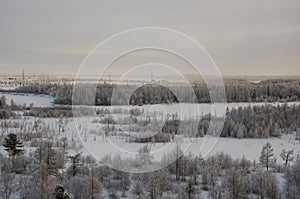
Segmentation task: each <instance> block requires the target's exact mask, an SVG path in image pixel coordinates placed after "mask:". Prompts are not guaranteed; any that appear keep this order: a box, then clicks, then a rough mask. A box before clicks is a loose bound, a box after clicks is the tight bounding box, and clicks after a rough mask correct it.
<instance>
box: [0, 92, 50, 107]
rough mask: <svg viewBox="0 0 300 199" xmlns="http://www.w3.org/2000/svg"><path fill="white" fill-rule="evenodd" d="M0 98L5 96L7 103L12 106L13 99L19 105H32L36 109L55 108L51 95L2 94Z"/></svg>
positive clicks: (0, 93)
mask: <svg viewBox="0 0 300 199" xmlns="http://www.w3.org/2000/svg"><path fill="white" fill-rule="evenodd" d="M0 96H5V98H6V103H7V104H10V101H11V99H13V101H14V102H15V104H17V105H23V104H26V105H30V104H31V103H32V104H33V106H34V107H51V106H53V100H54V98H53V97H51V96H49V95H39V94H29V93H2V92H0Z"/></svg>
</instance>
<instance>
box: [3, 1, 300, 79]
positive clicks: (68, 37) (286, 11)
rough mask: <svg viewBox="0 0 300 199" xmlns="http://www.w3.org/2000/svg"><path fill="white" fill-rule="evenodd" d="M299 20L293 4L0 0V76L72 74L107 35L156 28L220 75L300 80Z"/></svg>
mask: <svg viewBox="0 0 300 199" xmlns="http://www.w3.org/2000/svg"><path fill="white" fill-rule="evenodd" d="M299 19H300V1H298V0H264V1H262V0H248V1H241V0H228V1H214V0H208V1H199V0H197V1H175V0H170V1H154V0H151V1H142V0H137V1H123V0H122V1H121V0H120V1H113V0H110V1H82V0H81V1H74V0H69V1H67V0H64V1H53V0H51V1H50V0H47V1H38V0H37V1H32V0H24V1H4V0H2V1H1V3H0V67H1V72H0V73H1V74H10V73H15V74H20V73H21V71H22V69H23V68H24V69H25V72H26V73H27V74H43V73H44V74H60V75H62V74H75V73H76V71H77V70H78V67H79V66H80V64H81V62H82V61H83V59H84V57H85V56H86V55H87V54H88V52H89V51H90V50H91V49H92V48H93V47H94V46H95V45H97V44H98V43H99V42H101V41H103V40H104V39H106V38H107V37H109V36H111V35H112V34H115V33H118V32H120V31H124V30H126V29H130V28H136V27H145V26H159V27H166V28H171V29H175V30H178V31H181V32H183V33H185V34H188V35H190V36H191V37H193V38H194V39H195V40H197V41H198V42H199V43H201V44H202V45H203V46H204V47H205V48H206V50H207V51H208V52H209V53H210V55H211V56H212V58H213V59H214V61H215V62H216V64H217V65H218V67H219V69H220V71H221V73H222V74H223V75H299V74H300V25H299V24H300V23H299ZM119 67H122V66H119ZM115 72H116V73H117V70H116V71H115ZM186 72H187V73H188V72H189V70H187V71H186Z"/></svg>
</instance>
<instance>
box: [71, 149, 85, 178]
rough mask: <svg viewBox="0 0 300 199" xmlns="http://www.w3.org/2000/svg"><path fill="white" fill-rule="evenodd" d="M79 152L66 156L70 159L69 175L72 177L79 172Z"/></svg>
mask: <svg viewBox="0 0 300 199" xmlns="http://www.w3.org/2000/svg"><path fill="white" fill-rule="evenodd" d="M81 154H82V152H81V153H77V154H75V155H73V156H68V158H69V159H70V160H71V164H72V166H71V169H70V170H71V175H72V176H73V177H74V176H76V175H77V174H78V173H79V166H80V160H81Z"/></svg>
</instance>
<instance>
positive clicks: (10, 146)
mask: <svg viewBox="0 0 300 199" xmlns="http://www.w3.org/2000/svg"><path fill="white" fill-rule="evenodd" d="M3 146H4V148H5V150H6V151H7V152H9V155H10V156H15V155H17V154H21V153H22V152H23V147H24V145H23V143H22V142H21V141H19V140H18V138H17V135H16V134H13V133H11V134H8V135H7V137H6V138H5V143H4V144H3Z"/></svg>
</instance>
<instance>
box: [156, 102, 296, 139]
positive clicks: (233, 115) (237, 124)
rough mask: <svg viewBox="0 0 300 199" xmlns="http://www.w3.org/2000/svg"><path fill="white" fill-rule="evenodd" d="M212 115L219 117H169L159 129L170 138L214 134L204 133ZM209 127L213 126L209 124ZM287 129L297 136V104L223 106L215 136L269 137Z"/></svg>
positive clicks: (207, 128)
mask: <svg viewBox="0 0 300 199" xmlns="http://www.w3.org/2000/svg"><path fill="white" fill-rule="evenodd" d="M212 118H214V119H216V120H220V118H218V117H215V116H213V115H211V114H208V115H205V116H203V117H202V118H201V119H200V121H199V125H198V124H197V121H196V120H194V119H189V120H179V119H178V118H177V116H174V117H170V118H169V119H167V121H166V123H165V124H164V125H163V128H162V129H161V132H162V133H165V134H169V135H172V137H174V135H180V134H181V135H187V136H189V137H202V136H204V135H207V134H210V135H217V134H216V132H208V131H209V125H210V121H211V119H212ZM197 127H198V128H197ZM211 128H212V129H214V128H213V126H212V127H211ZM290 132H297V137H300V105H292V106H289V105H287V104H283V105H278V106H272V105H264V106H248V107H245V108H242V107H239V108H233V109H231V110H229V109H227V111H226V116H225V122H224V127H223V129H222V131H221V134H220V135H217V136H221V137H233V138H240V139H241V138H269V137H280V136H281V135H282V133H290Z"/></svg>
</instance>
